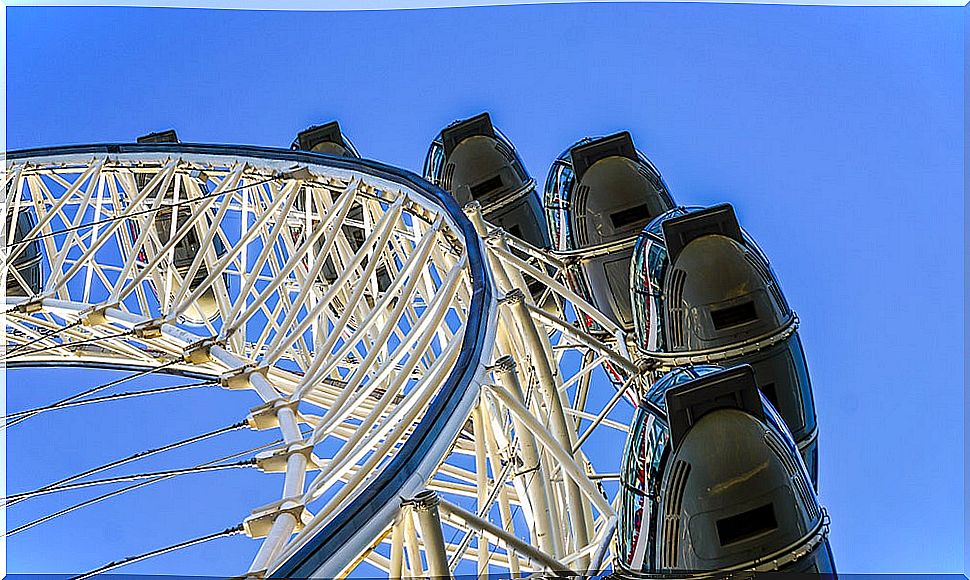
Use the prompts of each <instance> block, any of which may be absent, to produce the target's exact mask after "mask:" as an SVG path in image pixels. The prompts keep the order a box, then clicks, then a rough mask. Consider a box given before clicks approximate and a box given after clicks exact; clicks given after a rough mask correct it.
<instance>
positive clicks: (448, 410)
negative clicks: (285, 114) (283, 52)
mask: <svg viewBox="0 0 970 580" xmlns="http://www.w3.org/2000/svg"><path fill="white" fill-rule="evenodd" d="M139 153H173V154H199V155H218V156H237V157H238V156H244V157H252V158H257V159H263V160H267V161H291V162H296V163H307V164H313V165H321V166H326V167H330V168H335V169H344V170H348V171H360V172H364V173H367V174H368V175H370V176H372V177H376V178H379V179H383V180H386V181H388V182H391V183H395V184H398V185H401V186H403V187H406V188H407V189H408V190H410V191H412V192H414V193H416V194H418V195H420V196H423V197H425V198H426V199H428V200H429V201H431V202H432V203H433V204H435V205H436V206H438V207H441V208H443V209H444V210H445V212H446V213H447V215H448V217H449V218H451V220H452V221H453V223H455V224H456V225H457V227H458V230H459V231H460V232H461V233H462V235H463V237H464V241H465V242H466V244H465V250H466V251H467V252H468V266H469V270H470V272H471V279H472V299H471V302H470V304H469V312H468V316H467V318H466V321H465V335H464V336H463V337H462V347H461V351H460V353H459V355H458V360H457V361H456V363H455V366H454V368H453V369H452V371H451V373H450V374H449V375H448V378H447V379H445V383H444V385H443V386H442V387H441V389H440V391H439V392H438V394H437V395H435V398H434V400H433V401H432V402H431V403H430V405H429V407H428V410H427V412H426V413H425V415H424V418H423V419H422V420H421V423H420V424H418V426H417V427H416V428H415V430H414V432H413V433H412V435H411V436H410V437H409V438H408V440H407V442H406V443H405V444H404V445H403V446H402V447H401V449H400V450H399V451H398V453H397V454H396V455H395V456H394V459H393V460H392V461H391V462H390V464H388V465H387V466H386V467H385V468H384V470H383V471H382V473H381V474H380V475H379V476H378V477H377V478H376V479H375V480H374V481H372V482H371V483H370V484H369V485H368V486H367V487H366V488H365V489H364V490H363V491H362V492H360V493H358V494H357V496H356V498H354V499H353V500H352V501H351V502H350V503H349V504H348V505H347V506H345V507H344V509H343V510H342V511H341V513H340V515H339V516H338V517H336V518H334V519H333V520H331V521H330V523H328V524H327V525H326V526H324V527H323V528H322V529H320V530H319V531H318V532H317V533H316V534H315V535H314V536H313V537H312V538H311V539H310V540H309V541H308V542H306V543H305V544H304V545H303V546H301V547H300V548H299V549H298V550H297V551H296V553H294V554H293V555H291V556H290V557H289V558H287V559H286V560H285V561H284V562H282V563H281V564H280V565H278V566H277V567H276V569H275V570H274V571H273V572H272V574H271V575H270V577H273V578H292V577H298V578H305V577H311V576H315V575H316V574H317V573H318V572H323V573H326V571H327V570H335V571H336V572H337V573H339V571H340V570H342V569H343V568H344V567H345V566H347V565H348V564H350V563H351V561H352V559H353V557H355V556H356V555H357V552H359V550H349V549H347V548H348V547H349V546H355V545H356V546H360V545H361V544H362V543H363V544H364V545H369V544H370V543H371V541H372V540H373V538H374V536H376V533H380V531H381V530H383V529H384V528H385V527H387V525H390V523H391V520H392V519H393V517H394V515H395V513H396V512H397V509H398V508H399V506H398V505H396V504H397V502H398V501H399V498H400V497H402V496H406V495H407V494H408V493H409V492H412V491H417V490H414V489H412V488H413V487H414V485H415V481H414V480H415V477H413V476H415V475H416V476H426V475H430V469H433V468H434V466H435V465H437V463H438V460H440V458H438V460H435V461H433V462H431V461H429V459H434V458H433V457H430V455H432V451H434V452H436V453H435V454H441V455H442V457H443V454H444V452H446V451H447V448H448V446H450V444H451V441H452V439H453V435H454V434H455V433H454V432H457V429H458V427H460V425H461V424H463V423H464V415H462V416H461V418H459V419H457V420H456V419H455V418H454V417H456V416H458V415H461V412H462V411H463V410H470V407H471V404H472V402H473V401H474V399H475V395H476V394H477V392H478V382H479V378H480V374H481V372H482V371H483V368H484V367H483V364H484V361H483V360H482V356H483V354H484V353H486V352H487V348H486V347H487V345H488V344H489V343H490V342H491V341H492V340H494V324H492V321H493V320H494V311H495V306H494V304H493V302H494V293H493V290H492V285H491V280H490V278H491V277H490V275H489V272H488V270H487V262H486V261H485V256H484V252H483V248H482V245H481V241H480V240H479V238H478V235H477V233H476V232H475V228H474V227H473V226H472V224H471V222H470V221H469V220H468V218H467V217H466V216H465V214H464V212H462V211H461V208H460V207H459V206H458V204H457V202H455V200H454V199H453V198H452V197H451V196H450V195H449V194H448V193H447V192H445V191H444V190H442V189H441V188H439V187H437V186H435V185H433V184H431V183H428V182H427V181H425V180H424V179H423V178H421V177H419V176H418V175H416V174H414V173H412V172H410V171H406V170H403V169H398V168H395V167H392V166H389V165H385V164H383V163H379V162H376V161H370V160H365V159H348V158H345V157H335V156H331V155H325V154H322V153H311V152H306V151H293V150H289V149H279V148H272V147H256V146H250V145H203V144H182V143H179V144H160V143H139V144H97V145H73V146H65V147H52V148H39V149H23V150H18V151H11V152H8V153H7V161H8V162H9V161H20V160H23V161H27V160H38V161H40V160H44V159H48V158H56V157H63V156H74V157H77V156H79V155H85V154H96V155H109V156H110V155H123V154H136V155H137V154H139ZM49 161H54V159H49ZM469 241H473V242H474V243H467V242H469ZM456 424H457V426H456ZM428 463H431V466H430V468H429V467H428V465H427V464H428ZM421 470H428V471H429V473H427V474H422V473H420V471H421ZM422 483H423V481H422ZM391 508H393V509H391ZM375 528H377V529H376V533H373V531H374V530H375ZM365 535H369V536H370V537H363V536H365ZM350 552H353V553H350ZM335 557H336V558H335ZM331 575H336V573H333V574H331Z"/></svg>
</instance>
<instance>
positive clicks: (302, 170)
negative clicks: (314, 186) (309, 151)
mask: <svg viewBox="0 0 970 580" xmlns="http://www.w3.org/2000/svg"><path fill="white" fill-rule="evenodd" d="M280 177H282V178H283V179H298V180H300V181H313V179H314V175H313V172H311V171H310V168H309V167H307V166H306V165H300V166H298V167H294V168H292V169H287V170H286V171H283V172H281V173H280Z"/></svg>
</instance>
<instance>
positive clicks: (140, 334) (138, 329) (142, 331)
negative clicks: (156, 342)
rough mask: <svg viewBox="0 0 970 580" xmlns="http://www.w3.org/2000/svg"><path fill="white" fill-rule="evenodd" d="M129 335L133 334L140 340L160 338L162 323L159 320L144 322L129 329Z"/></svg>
mask: <svg viewBox="0 0 970 580" xmlns="http://www.w3.org/2000/svg"><path fill="white" fill-rule="evenodd" d="M131 333H132V334H134V335H135V337H136V338H141V339H145V340H151V339H153V338H161V337H162V321H161V320H159V319H154V320H146V321H145V322H142V323H139V324H136V325H135V326H134V327H133V328H132V329H131Z"/></svg>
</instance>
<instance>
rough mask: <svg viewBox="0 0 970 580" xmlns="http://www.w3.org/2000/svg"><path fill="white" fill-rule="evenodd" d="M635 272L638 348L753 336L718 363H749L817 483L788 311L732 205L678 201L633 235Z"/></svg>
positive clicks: (813, 432)
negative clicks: (701, 205) (693, 204)
mask: <svg viewBox="0 0 970 580" xmlns="http://www.w3.org/2000/svg"><path fill="white" fill-rule="evenodd" d="M632 270H633V271H632V284H631V300H632V302H633V304H634V309H633V311H634V327H635V340H636V342H637V345H638V347H639V349H640V350H641V351H642V352H643V353H645V354H648V353H651V352H669V353H675V352H696V351H718V352H724V351H729V350H730V349H732V348H734V347H738V346H740V345H742V344H752V343H757V344H758V346H757V347H753V346H749V347H748V348H747V349H746V350H745V351H744V354H738V355H735V356H728V358H723V359H722V360H721V361H720V362H719V364H724V365H735V364H749V365H751V367H752V368H753V369H754V373H755V376H756V377H757V382H758V385H759V388H760V389H761V390H762V392H763V393H764V394H765V396H766V397H767V398H768V400H769V401H771V404H772V405H773V406H774V407H775V408H776V409H777V410H778V411H779V413H781V416H782V417H784V419H785V423H786V424H787V425H788V428H789V430H790V431H791V433H792V435H793V437H794V439H795V441H796V442H798V445H799V448H800V450H801V452H802V455H803V457H804V460H805V463H806V465H807V466H808V468H809V473H810V474H811V476H812V480H813V481H816V479H817V473H818V448H817V429H816V417H815V403H814V399H813V395H812V386H811V380H810V378H809V374H808V367H807V364H806V362H805V355H804V352H803V350H802V344H801V340H800V339H799V337H798V333H797V331H796V330H795V314H794V312H792V310H791V308H790V307H789V306H788V303H787V301H786V300H785V297H784V295H783V294H782V292H781V287H780V285H779V284H778V281H777V279H776V277H775V275H774V272H772V270H771V267H770V265H769V263H768V260H767V258H765V255H764V253H763V252H762V251H761V249H760V248H759V247H758V246H757V244H755V242H754V241H753V240H752V239H751V237H750V236H748V235H747V233H745V232H744V231H743V230H742V229H741V228H740V226H739V225H738V221H737V216H736V215H735V212H734V208H733V207H732V206H730V205H728V204H724V205H719V206H714V207H711V208H708V209H704V208H698V207H679V208H675V209H672V210H670V211H668V212H667V213H665V214H663V215H662V216H660V217H658V218H657V219H655V220H654V221H653V222H651V223H650V224H649V225H648V226H647V227H646V228H645V229H644V230H643V232H642V233H641V235H640V237H639V239H638V240H637V244H636V247H635V249H634V259H633V268H632Z"/></svg>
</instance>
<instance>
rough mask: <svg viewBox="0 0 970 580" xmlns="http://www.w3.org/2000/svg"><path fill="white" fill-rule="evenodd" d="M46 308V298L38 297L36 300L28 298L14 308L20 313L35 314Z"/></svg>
mask: <svg viewBox="0 0 970 580" xmlns="http://www.w3.org/2000/svg"><path fill="white" fill-rule="evenodd" d="M43 309H44V299H43V298H37V299H34V300H28V301H27V302H24V303H23V304H18V305H17V306H16V307H15V308H14V310H15V311H16V312H18V313H20V314H34V313H36V312H40V311H41V310H43Z"/></svg>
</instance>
